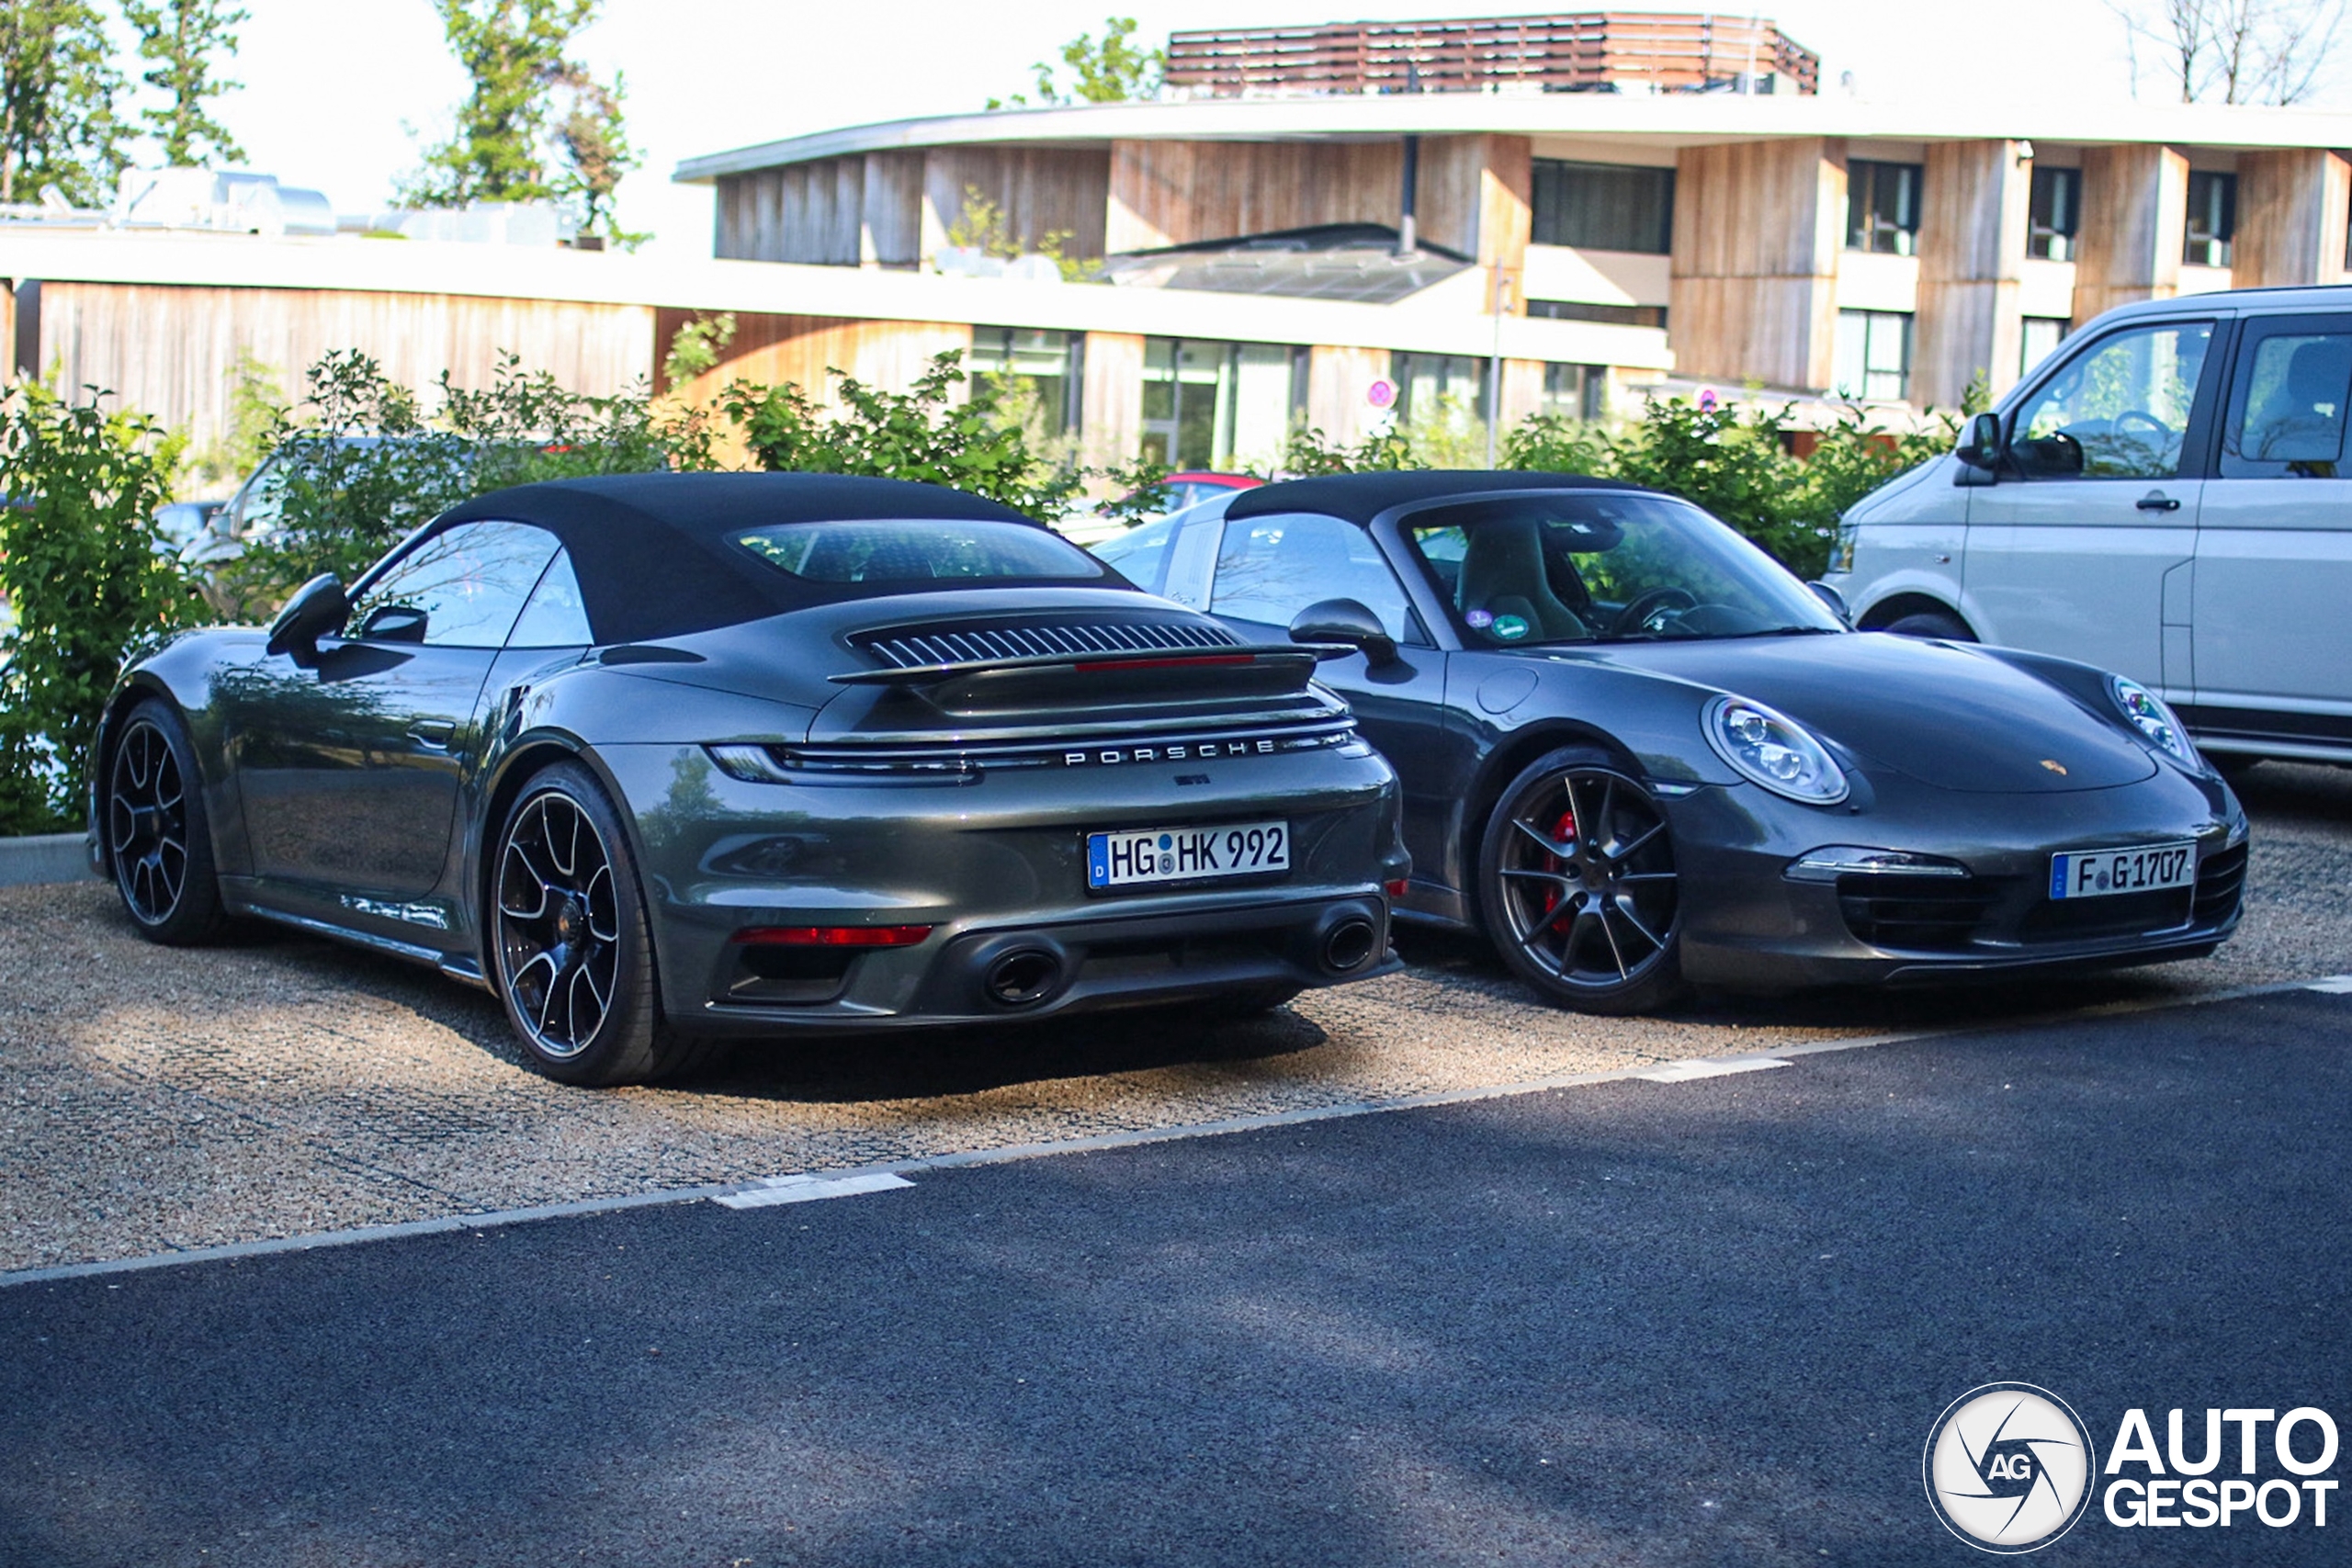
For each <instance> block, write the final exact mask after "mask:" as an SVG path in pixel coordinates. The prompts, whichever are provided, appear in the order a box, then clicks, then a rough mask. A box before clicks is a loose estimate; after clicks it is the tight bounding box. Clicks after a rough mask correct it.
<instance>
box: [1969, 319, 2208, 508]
mask: <svg viewBox="0 0 2352 1568" xmlns="http://www.w3.org/2000/svg"><path fill="white" fill-rule="evenodd" d="M2212 340H2213V323H2212V322H2211V321H2165V322H2163V323H2161V324H2157V325H2152V326H2145V327H2135V328H2132V329H2130V330H2128V331H2125V332H2120V333H2112V334H2110V335H2109V336H2107V337H2104V338H2101V339H2100V340H2099V341H2098V342H2097V343H2095V344H2091V345H2090V346H2089V347H2088V348H2086V349H2085V350H2084V351H2083V352H2082V353H2081V354H2079V355H2076V356H2075V358H2074V359H2072V360H2070V361H2069V362H2068V363H2067V364H2066V365H2065V367H2064V368H2062V369H2061V370H2060V371H2059V372H2058V374H2057V375H2056V376H2055V377H2054V378H2052V379H2051V380H2050V381H2048V382H2046V383H2045V384H2044V385H2042V386H2041V388H2040V389H2037V390H2036V391H2035V392H2034V394H2033V395H2032V396H2031V397H2030V398H2028V399H2027V400H2026V401H2025V402H2024V403H2023V404H2022V405H2021V406H2020V407H2019V408H2018V412H2017V419H2016V423H2014V424H2013V425H2012V426H2011V427H2010V434H2009V450H2010V455H2011V456H2012V457H2014V458H2015V459H2016V460H2017V462H2018V467H2020V468H2023V469H2024V470H2025V472H2026V473H2027V474H2028V475H2029V476H2030V477H2032V478H2038V479H2077V478H2079V479H2172V478H2174V477H2175V476H2176V475H2177V474H2178V473H2179V472H2180V457H2181V447H2182V446H2183V443H2184V441H2185V439H2186V437H2187V435H2188V417H2189V412H2190V411H2191V409H2192V408H2193V407H2194V406H2195V404H2196V401H2197V384H2198V381H2199V378H2200V377H2202V375H2203V374H2204V370H2205V355H2206V350H2207V349H2208V348H2209V347H2211V344H2212Z"/></svg>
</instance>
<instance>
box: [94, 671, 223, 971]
mask: <svg viewBox="0 0 2352 1568" xmlns="http://www.w3.org/2000/svg"><path fill="white" fill-rule="evenodd" d="M197 786H198V778H197V772H196V762H195V753H194V748H193V747H191V746H190V745H189V743H188V739H187V728H186V727H185V726H184V725H183V724H182V723H181V722H180V719H179V716H177V715H176V714H175V713H173V712H172V710H171V709H169V708H168V707H166V706H164V705H163V704H162V703H160V702H154V701H149V702H143V703H141V704H140V705H139V706H138V707H136V708H134V709H132V710H131V714H130V718H129V719H128V720H127V721H126V722H125V724H124V725H123V728H122V730H121V732H120V734H119V735H118V736H117V737H116V738H115V741H114V746H113V750H111V752H110V753H109V754H108V757H107V772H106V795H105V806H106V818H105V820H106V829H105V831H106V854H107V865H108V867H109V868H110V869H111V870H112V871H113V873H114V884H115V888H116V890H117V891H118V892H119V893H120V894H121V895H122V903H123V908H126V909H128V910H129V911H130V918H131V919H133V920H136V921H137V922H138V923H139V929H140V931H141V932H142V933H144V934H145V935H147V936H149V937H151V938H153V940H155V941H158V942H174V943H180V942H199V941H201V940H203V939H204V938H205V937H207V936H209V935H210V934H211V933H212V931H213V930H214V929H215V928H216V927H217V926H218V925H219V924H220V887H219V885H218V883H217V882H216V881H215V880H214V877H213V873H212V843H211V839H210V836H209V833H208V831H207V829H206V824H205V816H204V803H203V798H202V795H201V793H200V791H199V790H198V787H197Z"/></svg>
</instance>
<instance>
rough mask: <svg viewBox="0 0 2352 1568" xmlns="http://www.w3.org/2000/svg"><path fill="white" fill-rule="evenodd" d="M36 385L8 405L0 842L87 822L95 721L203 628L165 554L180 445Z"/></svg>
mask: <svg viewBox="0 0 2352 1568" xmlns="http://www.w3.org/2000/svg"><path fill="white" fill-rule="evenodd" d="M86 390H87V392H88V400H87V401H83V402H74V401H71V400H67V399H66V398H65V397H64V396H62V394H60V393H59V392H57V391H56V390H55V389H51V388H50V387H46V386H43V385H41V384H40V383H38V382H23V383H19V384H18V385H17V387H16V388H14V389H11V390H10V391H9V392H8V394H7V395H6V399H5V400H0V495H5V496H6V504H5V505H0V593H5V594H6V598H7V600H8V603H9V605H10V608H11V610H12V611H13V616H14V624H13V625H12V626H9V627H8V629H7V631H6V635H5V637H0V833H39V832H51V831H59V830H62V829H69V828H71V827H72V826H73V825H74V824H75V823H76V822H77V821H78V820H79V819H80V817H81V814H82V801H83V798H84V789H85V784H86V781H87V778H88V767H89V756H90V743H91V741H92V740H93V739H95V738H96V730H97V720H98V710H99V707H100V705H102V704H103V703H104V701H105V700H106V694H107V692H108V691H110V690H111V689H112V688H113V686H114V682H115V677H116V674H117V673H118V672H119V671H120V669H121V668H122V661H123V658H124V655H125V654H126V653H127V652H129V651H130V649H132V648H133V647H134V646H136V645H138V644H140V643H141V642H143V641H146V640H149V639H153V638H155V637H160V636H162V635H163V634H164V633H166V632H169V631H170V630H172V629H173V628H175V627H176V626H183V625H187V624H189V623H191V622H193V621H196V620H198V619H200V618H201V613H202V604H201V603H200V601H198V599H197V597H196V595H195V594H194V592H192V591H191V590H190V588H189V586H188V584H187V580H186V579H185V578H184V577H183V576H182V575H181V573H180V571H179V570H178V568H177V566H176V564H175V562H174V561H173V559H172V558H171V557H170V555H169V554H168V553H165V550H164V547H163V541H162V537H161V536H160V534H159V533H158V531H157V529H156V527H155V510H156V508H157V507H159V506H161V505H163V504H164V502H167V501H169V500H170V499H171V496H172V474H173V471H174V469H175V468H176V467H177V465H178V461H179V455H180V445H181V443H180V441H179V438H178V437H176V436H171V435H167V434H164V432H163V431H162V430H161V429H160V428H159V427H158V426H157V425H156V424H155V423H154V422H153V421H152V420H150V419H148V418H147V417H146V416H145V415H143V414H139V413H133V412H127V411H120V410H118V411H116V412H107V411H106V410H104V409H102V408H100V407H99V401H100V400H101V399H103V398H105V397H107V396H108V394H107V393H104V392H101V391H99V390H97V389H96V388H90V389H86Z"/></svg>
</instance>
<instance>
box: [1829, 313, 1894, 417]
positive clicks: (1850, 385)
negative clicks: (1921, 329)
mask: <svg viewBox="0 0 2352 1568" xmlns="http://www.w3.org/2000/svg"><path fill="white" fill-rule="evenodd" d="M1837 358H1838V367H1837V378H1836V381H1835V384H1834V385H1832V386H1831V388H1830V390H1831V391H1833V392H1835V393H1836V394H1837V395H1838V396H1839V397H1841V398H1865V399H1869V400H1872V401H1886V402H1892V401H1894V400H1898V399H1901V398H1904V397H1906V396H1908V395H1909V393H1910V389H1911V315H1910V312H1909V311H1907V310H1840V311H1838V341H1837Z"/></svg>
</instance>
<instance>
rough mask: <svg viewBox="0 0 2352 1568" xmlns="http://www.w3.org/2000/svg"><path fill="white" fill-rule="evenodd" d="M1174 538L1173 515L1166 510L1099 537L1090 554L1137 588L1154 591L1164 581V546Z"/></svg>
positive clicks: (1165, 568) (1164, 582) (1166, 563)
mask: <svg viewBox="0 0 2352 1568" xmlns="http://www.w3.org/2000/svg"><path fill="white" fill-rule="evenodd" d="M1175 538H1176V518H1175V515H1174V514H1173V513H1170V514H1169V515H1167V516H1164V517H1161V518H1159V519H1158V520H1157V521H1155V522H1150V523H1139V524H1137V525H1136V526H1134V527H1132V528H1130V529H1128V530H1127V531H1126V532H1125V533H1124V534H1120V535H1117V536H1114V537H1112V538H1108V539H1105V540H1103V542H1102V543H1101V544H1099V545H1097V546H1095V547H1094V554H1095V556H1096V558H1099V559H1102V560H1105V561H1108V562H1109V563H1110V564H1111V566H1112V568H1113V570H1115V571H1117V572H1118V574H1119V575H1120V576H1121V577H1124V578H1125V579H1126V580H1127V581H1129V582H1132V583H1134V584H1135V585H1136V587H1137V588H1140V589H1142V590H1143V591H1144V592H1147V593H1157V592H1159V591H1160V589H1161V588H1162V586H1164V585H1165V584H1166V582H1167V581H1168V547H1169V546H1170V544H1171V543H1173V542H1174V540H1175Z"/></svg>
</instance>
